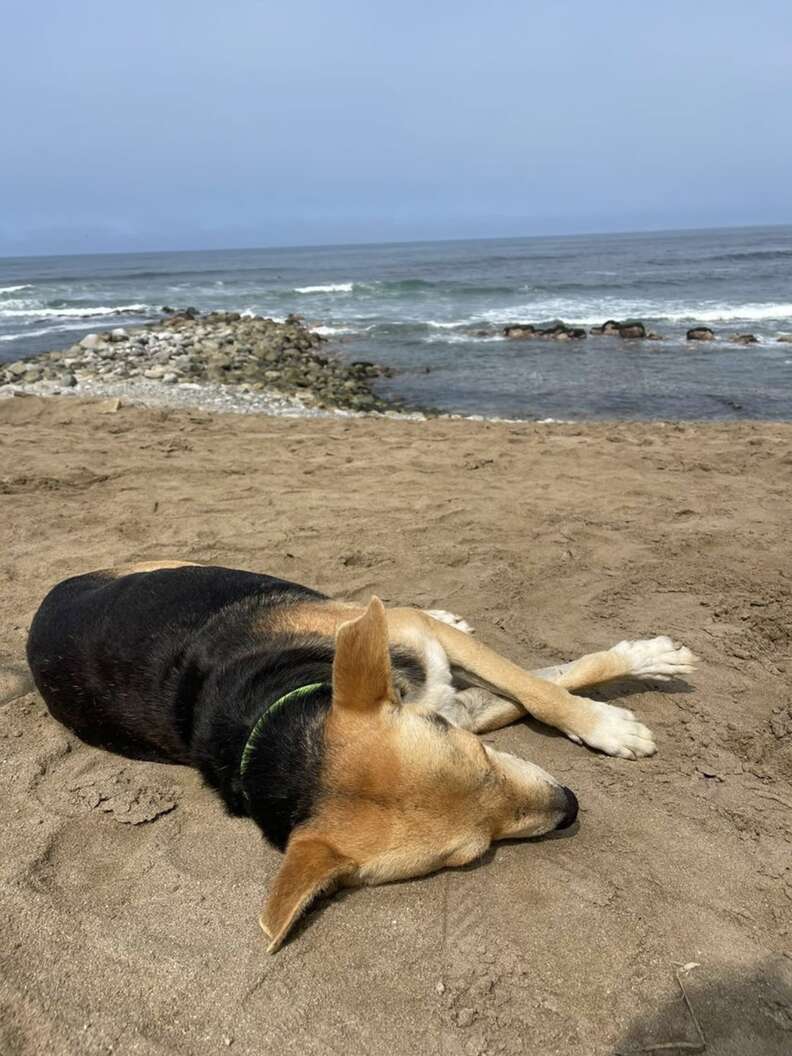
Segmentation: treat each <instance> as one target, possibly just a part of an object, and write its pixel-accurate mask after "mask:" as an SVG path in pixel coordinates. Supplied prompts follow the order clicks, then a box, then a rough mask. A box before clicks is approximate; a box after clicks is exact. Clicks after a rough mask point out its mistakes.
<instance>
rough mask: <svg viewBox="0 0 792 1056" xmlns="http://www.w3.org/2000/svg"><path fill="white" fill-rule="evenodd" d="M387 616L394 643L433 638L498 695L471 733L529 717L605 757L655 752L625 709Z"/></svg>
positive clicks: (429, 622) (398, 614)
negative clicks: (579, 694) (426, 636)
mask: <svg viewBox="0 0 792 1056" xmlns="http://www.w3.org/2000/svg"><path fill="white" fill-rule="evenodd" d="M387 615H388V624H389V628H390V630H391V636H392V638H393V640H394V641H398V640H406V641H410V640H413V641H414V639H415V636H416V634H420V633H423V634H431V635H433V636H434V637H435V638H437V640H438V641H439V642H440V644H441V645H442V646H443V648H444V649H445V651H446V654H447V655H448V659H449V661H450V662H451V665H452V666H456V667H460V668H462V669H464V670H465V671H468V672H470V674H471V675H472V676H474V678H475V679H477V680H480V681H481V682H483V683H484V684H485V685H487V686H489V687H491V688H492V689H493V690H494V692H495V693H496V694H499V696H495V697H493V700H492V702H491V704H490V705H489V706H485V707H482V708H481V709H480V710H477V713H476V714H474V715H473V716H471V718H472V722H473V725H472V726H471V728H472V729H473V730H474V732H476V733H486V732H487V731H489V730H496V729H499V728H500V727H501V726H506V725H508V723H510V722H514V721H515V720H516V719H518V718H520V717H522V716H523V715H524V714H525V713H526V712H528V713H530V714H531V715H533V716H534V717H535V718H537V719H539V720H540V721H541V722H545V723H547V725H548V726H555V727H556V728H557V729H559V730H561V731H562V732H564V733H565V734H566V735H567V736H568V737H570V738H572V740H575V741H584V742H585V743H586V744H588V745H590V746H591V747H592V748H598V749H599V750H600V751H603V752H606V753H607V754H608V755H617V756H621V757H622V758H625V759H636V758H638V757H639V756H644V755H652V754H653V753H654V752H655V750H656V749H655V744H654V740H653V738H652V734H651V733H650V732H649V730H648V729H647V728H646V726H644V725H642V724H641V723H640V722H638V721H637V719H636V718H635V716H634V715H633V714H632V712H631V711H627V709H626V708H617V707H614V706H612V705H610V704H604V703H602V702H601V701H597V700H588V699H586V698H585V697H577V696H573V695H572V694H571V693H570V692H569V691H568V690H567V689H565V688H564V687H563V686H561V685H556V684H554V683H553V682H550V681H546V680H544V679H542V678H539V677H537V676H536V675H532V674H530V672H528V671H525V670H524V669H523V668H521V667H519V665H517V664H515V663H512V661H511V660H507V659H506V658H505V657H502V656H500V655H499V654H498V653H496V652H495V650H494V649H490V648H489V647H488V646H486V645H483V644H482V643H481V642H480V641H478V640H477V639H476V638H471V637H470V635H468V634H465V633H464V632H463V631H459V630H457V629H456V628H455V627H451V626H449V625H448V624H447V623H443V622H441V621H439V620H435V619H432V617H430V616H427V615H426V614H425V613H423V612H420V611H418V610H417V609H390V610H388V614H387ZM500 694H502V696H500ZM504 698H508V699H504Z"/></svg>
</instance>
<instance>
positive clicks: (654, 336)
mask: <svg viewBox="0 0 792 1056" xmlns="http://www.w3.org/2000/svg"><path fill="white" fill-rule="evenodd" d="M646 340H647V341H663V340H664V338H663V335H662V334H656V333H655V332H654V330H649V331H648V332H647V334H646Z"/></svg>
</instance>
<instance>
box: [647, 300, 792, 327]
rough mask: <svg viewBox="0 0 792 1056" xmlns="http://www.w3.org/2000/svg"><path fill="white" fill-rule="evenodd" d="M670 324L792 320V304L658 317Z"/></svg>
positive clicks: (719, 308) (717, 307) (692, 310)
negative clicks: (691, 321)
mask: <svg viewBox="0 0 792 1056" xmlns="http://www.w3.org/2000/svg"><path fill="white" fill-rule="evenodd" d="M658 318H663V319H667V320H668V321H669V322H680V323H681V322H687V321H689V320H693V321H694V322H699V321H700V322H703V323H761V322H764V321H766V320H772V319H792V304H790V303H772V302H771V303H764V304H761V303H760V304H742V305H713V306H712V307H709V308H688V309H685V310H683V311H680V312H670V313H668V314H667V315H664V316H661V317H658Z"/></svg>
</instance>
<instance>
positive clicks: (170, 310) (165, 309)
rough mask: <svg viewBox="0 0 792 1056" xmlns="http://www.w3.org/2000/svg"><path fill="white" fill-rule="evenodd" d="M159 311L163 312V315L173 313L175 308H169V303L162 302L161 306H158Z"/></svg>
mask: <svg viewBox="0 0 792 1056" xmlns="http://www.w3.org/2000/svg"><path fill="white" fill-rule="evenodd" d="M160 311H161V312H164V313H165V315H173V313H174V312H175V311H176V309H175V308H171V306H170V305H169V304H163V306H162V307H161V308H160Z"/></svg>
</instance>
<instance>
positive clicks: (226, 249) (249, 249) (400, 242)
mask: <svg viewBox="0 0 792 1056" xmlns="http://www.w3.org/2000/svg"><path fill="white" fill-rule="evenodd" d="M789 227H792V223H774V224H718V225H716V226H706V227H647V228H637V229H636V228H633V229H629V230H619V231H577V232H573V233H570V232H564V233H557V234H543V235H487V236H483V237H476V238H468V237H464V236H455V237H453V238H408V239H393V240H385V241H375V242H356V241H355V242H306V243H293V244H287V245H284V244H282V243H281V244H278V245H263V246H223V247H219V248H206V247H203V248H196V247H193V248H190V249H133V250H93V251H87V252H83V253H21V254H14V255H8V256H6V255H4V254H2V255H0V262H4V261H11V260H51V259H53V258H58V257H134V256H149V255H151V254H167V253H170V254H180V253H261V252H277V251H278V250H295V249H351V248H353V247H361V248H365V247H370V248H375V247H381V246H416V245H442V244H445V243H450V242H523V241H528V240H537V241H539V240H541V239H549V238H555V239H557V238H599V237H608V236H613V235H677V234H679V235H682V234H693V233H695V232H697V231H699V232H705V231H740V230H766V229H771V228H789Z"/></svg>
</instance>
